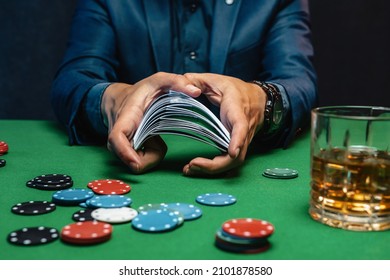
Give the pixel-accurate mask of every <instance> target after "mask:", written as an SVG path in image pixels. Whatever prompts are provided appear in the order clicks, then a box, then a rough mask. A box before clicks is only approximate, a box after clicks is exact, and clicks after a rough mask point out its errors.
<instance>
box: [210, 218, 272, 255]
mask: <svg viewBox="0 0 390 280" xmlns="http://www.w3.org/2000/svg"><path fill="white" fill-rule="evenodd" d="M273 232H274V227H273V225H272V224H270V223H269V222H267V221H263V220H259V219H252V218H243V219H231V220H228V221H226V222H225V223H223V224H222V227H221V228H220V229H219V230H218V231H217V232H216V234H215V245H216V246H217V247H218V248H220V249H222V250H225V251H230V252H235V253H244V254H251V253H260V252H263V251H266V250H267V249H268V248H269V247H270V243H269V241H268V238H269V237H270V236H271V235H272V233H273Z"/></svg>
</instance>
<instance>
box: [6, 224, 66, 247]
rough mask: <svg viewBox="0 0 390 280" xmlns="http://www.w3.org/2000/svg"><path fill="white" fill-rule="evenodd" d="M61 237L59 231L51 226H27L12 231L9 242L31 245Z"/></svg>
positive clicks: (45, 242)
mask: <svg viewBox="0 0 390 280" xmlns="http://www.w3.org/2000/svg"><path fill="white" fill-rule="evenodd" d="M58 238H59V233H58V231H57V230H56V229H55V228H51V227H44V226H40V227H25V228H22V229H19V230H16V231H13V232H11V233H10V234H9V235H8V238H7V240H8V242H9V243H11V244H15V245H23V246H31V245H42V244H47V243H50V242H53V241H55V240H57V239H58Z"/></svg>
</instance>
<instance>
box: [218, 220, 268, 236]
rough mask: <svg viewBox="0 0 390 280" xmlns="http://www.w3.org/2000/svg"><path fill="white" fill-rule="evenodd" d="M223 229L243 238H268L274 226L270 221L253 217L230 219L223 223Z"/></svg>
mask: <svg viewBox="0 0 390 280" xmlns="http://www.w3.org/2000/svg"><path fill="white" fill-rule="evenodd" d="M222 229H223V230H224V231H225V232H227V233H229V234H231V235H233V236H237V237H243V238H267V237H269V236H270V235H271V234H272V233H273V232H274V227H273V225H272V224H270V223H269V222H267V221H263V220H259V219H252V218H245V219H232V220H229V221H227V222H225V223H224V224H223V226H222Z"/></svg>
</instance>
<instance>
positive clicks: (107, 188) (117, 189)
mask: <svg viewBox="0 0 390 280" xmlns="http://www.w3.org/2000/svg"><path fill="white" fill-rule="evenodd" d="M88 188H90V189H91V190H92V191H93V192H94V193H96V194H101V195H109V194H116V195H122V194H126V193H129V192H130V191H131V187H130V185H128V184H126V183H125V182H123V181H121V180H113V179H100V180H94V181H92V182H89V183H88Z"/></svg>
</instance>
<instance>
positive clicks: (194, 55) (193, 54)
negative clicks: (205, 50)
mask: <svg viewBox="0 0 390 280" xmlns="http://www.w3.org/2000/svg"><path fill="white" fill-rule="evenodd" d="M196 57H197V55H196V52H190V59H192V60H194V59H196Z"/></svg>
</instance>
